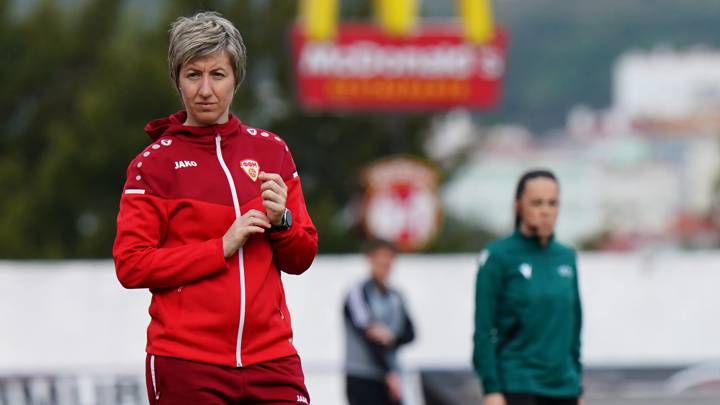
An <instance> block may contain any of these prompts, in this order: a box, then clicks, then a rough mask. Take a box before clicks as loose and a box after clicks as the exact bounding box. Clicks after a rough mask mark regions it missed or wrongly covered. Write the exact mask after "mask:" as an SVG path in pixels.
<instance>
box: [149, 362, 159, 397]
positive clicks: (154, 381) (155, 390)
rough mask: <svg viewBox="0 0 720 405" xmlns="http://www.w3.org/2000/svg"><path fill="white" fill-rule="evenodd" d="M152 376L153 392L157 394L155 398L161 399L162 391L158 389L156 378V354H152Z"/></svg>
mask: <svg viewBox="0 0 720 405" xmlns="http://www.w3.org/2000/svg"><path fill="white" fill-rule="evenodd" d="M150 378H151V379H152V385H153V394H155V400H156V401H157V400H160V393H158V390H157V382H156V380H155V355H154V354H151V355H150Z"/></svg>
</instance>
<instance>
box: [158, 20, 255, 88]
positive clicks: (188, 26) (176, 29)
mask: <svg viewBox="0 0 720 405" xmlns="http://www.w3.org/2000/svg"><path fill="white" fill-rule="evenodd" d="M223 51H225V52H227V54H228V55H229V57H230V62H231V64H232V67H233V73H234V75H235V89H236V90H237V88H238V87H239V86H240V83H242V81H243V79H244V78H245V61H246V53H245V43H244V42H243V39H242V35H240V31H238V30H237V28H235V26H234V25H233V24H232V23H231V22H230V21H228V20H227V19H225V18H223V16H222V15H220V13H216V12H212V11H207V12H201V13H197V14H195V15H194V16H192V17H180V18H178V19H177V20H175V22H174V23H173V24H172V26H171V27H170V46H169V47H168V64H169V65H170V78H172V80H173V82H174V83H175V87H178V80H179V75H180V69H182V67H183V65H184V64H186V63H188V62H190V61H192V60H195V59H197V58H201V57H204V56H208V55H213V54H216V53H220V52H223Z"/></svg>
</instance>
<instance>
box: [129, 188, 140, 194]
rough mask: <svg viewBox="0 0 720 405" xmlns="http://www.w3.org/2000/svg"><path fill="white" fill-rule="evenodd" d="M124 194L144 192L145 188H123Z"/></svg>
mask: <svg viewBox="0 0 720 405" xmlns="http://www.w3.org/2000/svg"><path fill="white" fill-rule="evenodd" d="M125 194H145V190H143V189H140V188H129V189H127V190H125Z"/></svg>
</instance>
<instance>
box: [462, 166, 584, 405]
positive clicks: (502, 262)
mask: <svg viewBox="0 0 720 405" xmlns="http://www.w3.org/2000/svg"><path fill="white" fill-rule="evenodd" d="M559 202H560V201H559V184H558V181H557V179H556V177H555V176H554V175H553V173H551V172H549V171H545V170H536V171H531V172H527V173H525V174H524V175H523V176H522V177H521V178H520V181H519V182H518V185H517V190H516V194H515V232H514V233H513V234H512V235H510V236H508V237H506V238H503V239H499V240H496V241H494V242H492V243H490V244H488V245H487V246H486V248H485V250H483V251H482V253H481V254H480V259H479V265H478V267H479V269H478V275H477V284H476V298H475V299H476V302H475V336H474V352H473V365H474V368H475V371H476V373H477V375H478V376H479V377H480V378H481V379H482V383H483V389H484V394H485V396H484V401H483V403H484V404H485V405H577V404H578V403H579V401H580V395H581V393H582V388H581V379H582V365H581V362H580V329H581V324H582V310H581V306H580V294H579V290H578V280H577V263H576V255H575V251H574V250H573V249H572V248H570V247H568V246H565V245H563V244H560V243H558V242H557V241H555V239H554V228H555V223H556V221H557V216H558V208H559Z"/></svg>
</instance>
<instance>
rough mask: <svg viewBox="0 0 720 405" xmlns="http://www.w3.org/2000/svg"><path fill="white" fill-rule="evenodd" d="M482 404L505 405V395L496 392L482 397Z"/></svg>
mask: <svg viewBox="0 0 720 405" xmlns="http://www.w3.org/2000/svg"><path fill="white" fill-rule="evenodd" d="M483 405H506V402H505V396H503V394H500V393H498V392H496V393H494V394H488V395H485V397H483Z"/></svg>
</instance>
